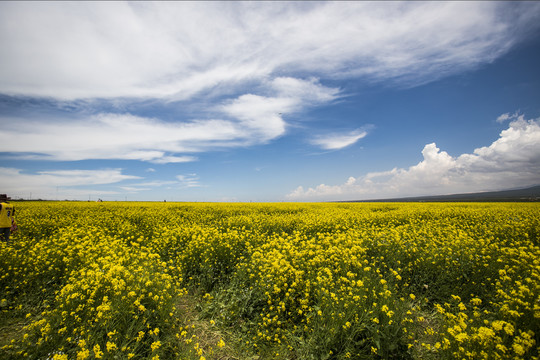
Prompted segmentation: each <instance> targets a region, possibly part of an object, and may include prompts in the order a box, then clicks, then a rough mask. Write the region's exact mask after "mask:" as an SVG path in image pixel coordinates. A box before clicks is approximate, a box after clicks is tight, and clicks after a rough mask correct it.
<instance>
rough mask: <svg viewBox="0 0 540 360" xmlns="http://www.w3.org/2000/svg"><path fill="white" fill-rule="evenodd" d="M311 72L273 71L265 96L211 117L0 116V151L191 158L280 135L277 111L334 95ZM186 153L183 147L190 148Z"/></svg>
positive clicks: (69, 157)
mask: <svg viewBox="0 0 540 360" xmlns="http://www.w3.org/2000/svg"><path fill="white" fill-rule="evenodd" d="M338 94H339V89H337V88H330V87H326V86H323V85H321V84H320V83H318V81H317V80H315V79H309V80H301V79H294V78H282V77H280V78H277V79H275V80H273V81H272V83H271V85H270V90H269V91H267V92H266V95H265V96H261V95H254V94H245V95H241V96H239V97H237V98H235V99H232V100H225V101H224V102H223V103H222V104H220V105H216V106H214V107H213V108H211V111H212V113H213V115H215V118H214V119H203V120H187V121H181V120H179V121H169V122H166V121H163V120H160V119H157V118H146V117H141V116H135V115H131V114H129V113H125V114H114V113H101V114H97V115H90V116H85V115H75V116H72V117H71V118H69V119H65V118H64V119H58V118H51V119H43V117H42V116H41V115H40V114H35V115H32V116H28V117H27V118H10V117H6V116H1V115H0V119H2V120H3V121H2V122H1V123H0V136H1V137H2V138H4V139H5V141H4V142H2V143H0V152H6V153H11V154H12V156H15V157H17V158H18V159H34V160H55V161H78V160H86V159H123V160H139V161H147V162H151V163H155V164H166V163H184V162H191V161H196V160H197V157H196V156H194V155H192V154H193V153H198V152H202V151H209V150H215V149H222V148H230V147H235V146H247V145H253V144H258V143H265V142H267V141H269V140H272V139H274V138H276V137H279V136H281V135H283V134H284V133H285V131H286V122H285V120H284V119H283V116H286V115H288V114H291V113H294V112H296V111H301V110H302V109H305V108H306V107H309V106H315V105H316V104H320V103H321V102H329V101H332V100H334V99H335V98H337V97H338V96H339V95H338ZM190 154H191V155H190Z"/></svg>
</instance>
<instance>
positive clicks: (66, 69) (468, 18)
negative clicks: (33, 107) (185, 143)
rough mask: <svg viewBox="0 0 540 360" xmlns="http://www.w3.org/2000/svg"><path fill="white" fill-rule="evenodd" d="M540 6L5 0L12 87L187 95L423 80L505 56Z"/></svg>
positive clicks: (41, 91) (3, 30)
mask: <svg viewBox="0 0 540 360" xmlns="http://www.w3.org/2000/svg"><path fill="white" fill-rule="evenodd" d="M539 13H540V5H539V4H537V3H506V2H443V3H441V2H435V3H432V2H412V3H409V2H403V3H402V2H397V3H377V2H309V3H288V2H281V3H275V2H262V3H249V2H248V3H244V2H223V3H222V2H207V3H206V2H194V3H193V2H171V3H163V2H148V3H145V2H113V3H108V2H83V3H77V2H72V3H55V2H39V3H25V2H3V3H1V4H0V42H1V43H2V55H1V56H0V92H1V93H4V94H10V95H24V96H43V97H53V98H57V99H80V98H117V97H123V98H125V97H150V98H168V99H177V100H178V99H191V98H193V97H194V96H196V95H197V94H200V93H201V92H203V91H206V90H209V89H213V88H221V89H224V91H230V89H234V88H236V87H237V86H238V85H240V84H245V83H246V82H251V83H253V82H254V83H255V84H262V83H264V82H265V81H267V79H268V78H276V77H279V76H283V75H285V76H291V75H292V74H296V73H298V72H301V73H304V74H310V76H317V77H319V78H340V77H343V76H351V75H353V76H364V77H367V78H369V79H373V80H384V79H394V80H396V81H398V82H400V83H406V84H416V83H422V82H426V81H431V80H433V79H436V78H440V77H441V76H446V75H448V74H452V73H456V72H458V71H463V70H465V69H469V68H471V67H474V66H476V65H478V64H482V63H486V62H491V61H493V60H494V59H496V58H498V57H499V56H501V55H502V54H504V53H506V52H507V51H508V50H509V49H510V48H511V47H512V46H513V45H514V44H516V43H517V42H519V41H520V40H521V39H522V38H523V37H524V35H526V34H527V32H528V31H531V29H536V28H537V27H538V22H537V21H536V19H537V18H538V14H539ZM228 89H229V90H228Z"/></svg>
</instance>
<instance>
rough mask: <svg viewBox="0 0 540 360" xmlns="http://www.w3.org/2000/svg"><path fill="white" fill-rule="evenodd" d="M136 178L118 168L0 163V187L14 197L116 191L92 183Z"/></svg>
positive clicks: (73, 196)
mask: <svg viewBox="0 0 540 360" xmlns="http://www.w3.org/2000/svg"><path fill="white" fill-rule="evenodd" d="M135 179H140V177H138V176H133V175H125V174H123V173H122V169H101V170H54V171H39V172H37V173H27V172H24V171H22V170H21V169H16V168H6V167H0V183H1V184H2V191H5V192H7V193H10V194H12V195H13V196H14V197H15V198H16V197H24V198H28V197H29V194H31V193H33V194H34V197H42V198H44V199H55V198H56V197H60V198H61V199H80V198H81V197H83V198H84V197H86V196H88V195H103V194H116V193H117V192H115V191H111V190H95V186H96V185H109V184H116V183H120V182H122V181H127V180H135Z"/></svg>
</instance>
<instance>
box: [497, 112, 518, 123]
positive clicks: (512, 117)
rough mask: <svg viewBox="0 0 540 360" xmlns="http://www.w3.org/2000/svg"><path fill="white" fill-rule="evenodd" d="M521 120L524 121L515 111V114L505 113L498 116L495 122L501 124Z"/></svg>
mask: <svg viewBox="0 0 540 360" xmlns="http://www.w3.org/2000/svg"><path fill="white" fill-rule="evenodd" d="M523 119H524V116H523V115H520V114H519V111H516V112H515V113H513V114H510V113H506V114H502V115H500V116H499V117H498V118H497V122H498V123H503V122H505V121H508V120H523Z"/></svg>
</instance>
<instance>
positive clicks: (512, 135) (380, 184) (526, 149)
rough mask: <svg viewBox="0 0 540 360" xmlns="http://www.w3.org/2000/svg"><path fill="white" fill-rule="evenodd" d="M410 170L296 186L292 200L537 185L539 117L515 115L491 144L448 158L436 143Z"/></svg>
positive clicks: (429, 145) (539, 143) (400, 194)
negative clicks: (335, 183) (316, 184)
mask: <svg viewBox="0 0 540 360" xmlns="http://www.w3.org/2000/svg"><path fill="white" fill-rule="evenodd" d="M422 155H423V158H424V159H423V160H422V161H421V162H419V163H418V164H416V165H414V166H411V167H409V168H408V169H398V168H394V169H392V170H388V171H382V172H376V173H375V172H374V173H368V174H366V175H363V176H359V177H356V178H355V177H350V178H349V179H348V180H347V181H346V182H345V183H344V184H341V185H326V184H320V185H318V186H316V187H314V188H311V187H310V188H308V189H305V188H304V187H302V186H299V187H298V188H297V189H295V190H294V191H292V192H291V193H290V194H288V195H287V197H288V198H289V199H291V200H307V199H309V200H330V199H331V200H354V199H376V198H388V197H401V196H415V195H437V194H451V193H462V192H475V191H489V190H501V189H508V188H513V187H524V186H532V185H537V184H538V183H539V179H540V119H536V120H525V119H524V118H523V117H522V116H518V117H517V119H516V120H514V121H512V122H511V123H510V124H509V127H508V129H505V130H503V131H502V132H501V133H500V136H499V138H498V139H497V140H496V141H494V142H493V143H492V144H491V145H489V146H485V147H481V148H477V149H475V150H474V152H473V153H472V154H462V155H460V156H458V157H452V156H450V155H449V154H448V153H446V152H445V151H441V150H440V149H439V148H438V147H437V146H436V145H435V144H434V143H431V144H427V145H426V146H425V147H424V149H423V150H422Z"/></svg>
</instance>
